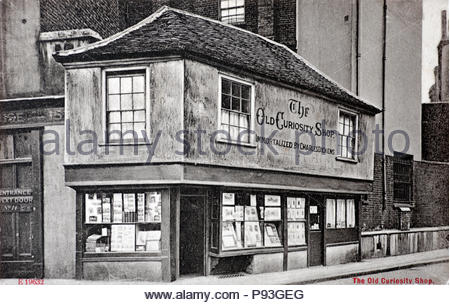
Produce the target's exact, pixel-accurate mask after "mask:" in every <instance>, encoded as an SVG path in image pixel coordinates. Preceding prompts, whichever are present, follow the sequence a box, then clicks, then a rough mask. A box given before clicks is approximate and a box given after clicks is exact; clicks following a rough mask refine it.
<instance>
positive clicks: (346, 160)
mask: <svg viewBox="0 0 450 305" xmlns="http://www.w3.org/2000/svg"><path fill="white" fill-rule="evenodd" d="M336 160H337V161H342V162H348V163H353V164H356V163H358V161H357V160H355V159H350V158H344V157H336Z"/></svg>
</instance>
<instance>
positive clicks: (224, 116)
mask: <svg viewBox="0 0 450 305" xmlns="http://www.w3.org/2000/svg"><path fill="white" fill-rule="evenodd" d="M229 122H230V114H229V111H226V110H222V114H221V123H222V124H229Z"/></svg>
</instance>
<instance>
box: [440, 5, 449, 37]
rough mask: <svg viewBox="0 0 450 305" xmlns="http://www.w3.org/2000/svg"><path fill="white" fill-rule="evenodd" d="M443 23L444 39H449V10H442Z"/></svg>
mask: <svg viewBox="0 0 450 305" xmlns="http://www.w3.org/2000/svg"><path fill="white" fill-rule="evenodd" d="M441 24H442V38H441V39H442V40H448V25H447V11H446V10H443V11H442V12H441Z"/></svg>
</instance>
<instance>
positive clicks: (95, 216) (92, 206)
mask: <svg viewBox="0 0 450 305" xmlns="http://www.w3.org/2000/svg"><path fill="white" fill-rule="evenodd" d="M85 202H86V203H85V205H86V223H101V222H102V200H101V198H98V197H97V194H86V196H85Z"/></svg>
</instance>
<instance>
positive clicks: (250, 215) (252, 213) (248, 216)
mask: <svg viewBox="0 0 450 305" xmlns="http://www.w3.org/2000/svg"><path fill="white" fill-rule="evenodd" d="M245 220H246V221H258V214H257V211H256V207H254V206H250V207H249V206H246V207H245Z"/></svg>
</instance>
